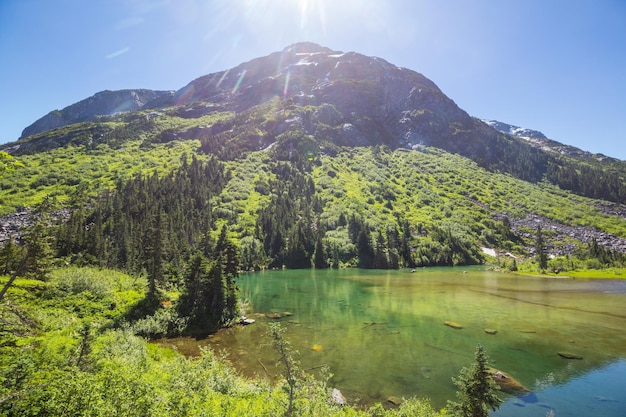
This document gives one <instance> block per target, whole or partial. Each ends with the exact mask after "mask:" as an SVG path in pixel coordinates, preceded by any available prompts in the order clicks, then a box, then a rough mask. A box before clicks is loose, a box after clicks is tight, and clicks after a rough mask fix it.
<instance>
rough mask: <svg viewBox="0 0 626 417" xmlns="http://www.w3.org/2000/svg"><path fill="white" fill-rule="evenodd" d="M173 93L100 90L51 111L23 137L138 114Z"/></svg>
mask: <svg viewBox="0 0 626 417" xmlns="http://www.w3.org/2000/svg"><path fill="white" fill-rule="evenodd" d="M171 94H172V92H170V91H152V90H119V91H109V90H106V91H100V92H99V93H96V94H94V95H93V96H91V97H89V98H86V99H84V100H81V101H79V102H78V103H75V104H72V105H70V106H67V107H65V108H64V109H63V110H54V111H51V112H50V113H48V114H47V115H45V116H43V117H42V118H40V119H38V120H36V121H35V122H34V123H33V124H31V125H30V126H28V127H26V128H25V129H24V130H23V131H22V136H21V137H20V138H25V137H28V136H32V135H36V134H38V133H41V132H45V131H48V130H52V129H56V128H58V127H62V126H67V125H71V124H74V123H79V122H86V121H93V120H97V119H98V118H101V117H104V116H112V115H115V114H118V113H122V112H131V111H136V110H139V109H141V108H142V107H144V105H146V103H148V102H150V101H152V100H156V99H158V98H159V97H163V96H165V95H171Z"/></svg>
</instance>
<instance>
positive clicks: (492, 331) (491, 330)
mask: <svg viewBox="0 0 626 417" xmlns="http://www.w3.org/2000/svg"><path fill="white" fill-rule="evenodd" d="M485 333H487V334H496V333H498V331H497V330H496V329H490V328H487V329H485Z"/></svg>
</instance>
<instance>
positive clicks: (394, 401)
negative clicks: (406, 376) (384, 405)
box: [387, 395, 402, 405]
mask: <svg viewBox="0 0 626 417" xmlns="http://www.w3.org/2000/svg"><path fill="white" fill-rule="evenodd" d="M387 402H388V403H390V404H393V405H400V404H402V398H400V397H396V396H393V395H391V396H389V397H387Z"/></svg>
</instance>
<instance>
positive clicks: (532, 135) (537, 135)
mask: <svg viewBox="0 0 626 417" xmlns="http://www.w3.org/2000/svg"><path fill="white" fill-rule="evenodd" d="M482 122H483V123H485V124H487V125H489V126H491V127H493V128H494V129H496V130H499V131H500V132H502V133H507V134H509V135H513V136H516V137H519V138H521V139H524V140H526V141H527V142H528V143H530V144H531V145H532V146H535V147H537V148H539V149H541V150H543V151H546V152H553V153H558V154H561V155H569V156H574V157H577V158H594V159H597V160H600V161H602V160H613V161H617V160H616V159H614V158H610V157H608V156H606V155H602V154H593V153H591V152H587V151H583V150H582V149H579V148H576V147H574V146H570V145H565V144H563V143H560V142H557V141H555V140H551V139H548V138H547V137H546V135H544V134H543V133H541V132H539V131H537V130H532V129H528V128H525V127H519V126H515V125H510V124H507V123H503V122H499V121H497V120H484V119H483V120H482Z"/></svg>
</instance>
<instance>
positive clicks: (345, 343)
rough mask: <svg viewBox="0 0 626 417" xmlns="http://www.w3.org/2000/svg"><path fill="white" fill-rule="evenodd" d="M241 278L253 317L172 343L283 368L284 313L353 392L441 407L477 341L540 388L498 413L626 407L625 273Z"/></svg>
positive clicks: (243, 363) (290, 327)
mask: <svg viewBox="0 0 626 417" xmlns="http://www.w3.org/2000/svg"><path fill="white" fill-rule="evenodd" d="M238 285H239V287H240V289H241V295H242V298H243V299H244V300H245V301H246V303H247V310H246V315H247V316H248V317H250V318H253V319H255V320H256V323H254V324H252V325H249V326H245V327H243V326H236V327H234V328H231V329H227V330H224V331H221V332H220V333H218V334H217V335H214V336H213V337H211V338H209V339H206V340H203V341H196V340H191V339H173V340H169V341H166V342H163V343H164V344H169V345H175V346H176V347H177V348H178V349H179V350H180V351H181V352H183V353H187V354H195V353H197V352H198V351H199V348H200V347H201V346H202V345H209V346H211V347H212V348H213V349H214V350H216V351H220V350H222V351H227V352H228V359H229V360H231V361H232V363H233V364H234V365H235V367H236V368H237V369H238V370H239V371H240V372H241V373H243V374H245V375H249V376H260V377H267V378H274V377H275V376H276V374H278V373H279V372H280V368H277V367H276V361H277V356H276V353H275V352H274V351H273V349H272V348H271V346H270V340H269V338H268V328H267V323H269V322H280V323H281V325H282V326H283V327H284V328H285V329H286V332H285V335H286V337H287V339H288V340H289V341H290V342H291V343H292V345H293V347H294V348H295V349H297V350H298V352H299V360H300V362H301V364H302V367H303V368H304V369H306V370H309V371H310V372H313V373H315V372H317V370H319V369H320V368H321V367H322V366H324V365H325V366H328V367H329V368H330V371H331V373H332V374H333V377H332V379H331V381H330V384H331V385H332V386H333V387H336V388H338V389H339V390H341V392H342V393H343V394H344V395H345V396H346V397H347V398H348V400H349V401H350V402H352V403H355V404H361V405H363V406H367V405H371V404H373V403H375V402H383V403H385V402H386V400H387V398H388V397H390V396H395V397H412V396H417V397H427V398H429V399H430V400H431V402H432V404H433V405H434V406H435V407H437V408H439V407H444V406H445V404H446V401H447V400H448V399H454V398H455V391H456V388H455V386H454V385H453V384H452V382H451V378H452V377H453V376H457V375H458V373H459V370H460V369H461V368H462V367H463V366H468V365H470V364H471V363H472V361H473V358H474V351H475V349H476V346H477V344H479V343H480V344H482V345H483V346H484V347H485V350H486V352H487V354H488V355H489V357H490V359H491V360H490V362H491V365H492V366H493V367H494V368H497V369H499V370H501V371H503V372H505V373H507V374H509V375H511V376H512V377H513V378H515V379H516V380H518V381H519V382H520V383H522V384H523V385H524V386H525V387H527V388H528V389H529V390H530V391H531V392H532V394H531V395H527V396H525V397H516V396H514V395H508V394H501V396H502V397H503V398H504V399H505V400H506V402H505V403H504V404H503V405H502V407H501V408H500V410H498V411H497V412H495V413H493V415H494V416H542V417H543V416H545V415H546V414H547V413H548V412H549V411H550V410H554V415H555V416H557V417H563V416H582V415H585V416H590V415H594V416H603V417H613V416H615V417H617V416H620V417H623V416H625V415H626V281H621V280H584V279H576V280H574V279H569V278H547V277H528V276H519V275H514V274H506V273H498V272H493V271H489V270H488V269H487V268H486V267H470V268H422V269H417V270H416V271H415V272H410V271H408V270H403V271H380V270H322V271H320V270H317V271H316V270H295V271H266V272H259V273H251V274H244V275H242V276H241V277H240V278H239V279H238ZM277 315H279V316H280V318H270V317H277ZM446 321H452V322H456V323H458V324H460V325H461V326H462V327H463V328H462V329H454V328H451V327H449V326H446V325H444V322H446ZM485 329H493V330H496V331H497V333H496V334H493V335H492V334H487V333H486V332H485ZM558 352H562V353H563V352H568V353H573V354H575V355H578V356H580V357H582V359H565V358H563V357H561V356H559V354H558Z"/></svg>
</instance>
